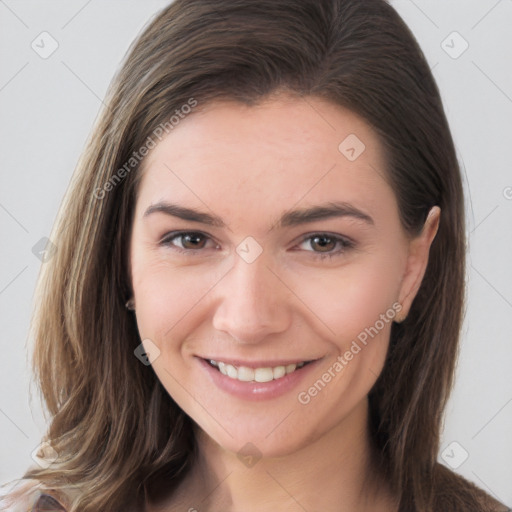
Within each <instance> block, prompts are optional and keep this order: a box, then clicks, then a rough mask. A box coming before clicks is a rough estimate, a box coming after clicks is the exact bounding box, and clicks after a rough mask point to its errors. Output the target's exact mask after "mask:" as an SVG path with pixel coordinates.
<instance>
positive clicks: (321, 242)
mask: <svg viewBox="0 0 512 512" xmlns="http://www.w3.org/2000/svg"><path fill="white" fill-rule="evenodd" d="M313 240H314V241H315V243H318V241H319V240H320V247H322V248H324V249H325V248H326V240H330V238H329V237H327V236H316V237H315V238H314V239H313ZM327 245H329V242H327ZM321 252H326V251H321Z"/></svg>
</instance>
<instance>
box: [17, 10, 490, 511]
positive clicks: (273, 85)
mask: <svg viewBox="0 0 512 512" xmlns="http://www.w3.org/2000/svg"><path fill="white" fill-rule="evenodd" d="M276 91H285V92H288V93H290V94H293V95H297V96H299V97H308V96H315V97H320V98H323V99H327V100H329V101H331V102H334V103H336V104H339V105H342V106H344V107H346V108H348V109H350V110H352V111H354V112H355V113H357V114H359V115H360V116H361V117H362V118H363V119H364V120H365V121H366V122H367V123H368V124H369V125H371V126H372V127H373V129H374V130H375V131H376V132H377V134H378V135H379V136H380V140H381V143H382V146H383V148H384V150H385V154H386V165H387V168H386V173H387V177H388V179H389V181H390V183H391V184H392V186H393V189H394V191H395V194H396V198H397V202H398V205H399V211H400V219H401V222H402V224H403V227H404V229H405V230H406V231H407V232H408V233H409V234H411V235H415V234H417V233H418V232H419V231H420V230H421V228H422V226H423V224H424V221H425V219H426V215H427V213H428V211H429V209H430V208H431V207H432V206H434V205H438V206H439V207H440V208H441V221H440V226H439V229H438V232H437V236H436V238H435V240H434V242H433V244H432V247H431V250H430V259H429V263H428V268H427V270H426V274H425V276H424V279H423V282H422V285H421V288H420V290H419V292H418V294H417V296H416V298H415V300H414V302H413V304H412V308H411V311H410V313H409V315H408V317H407V319H406V320H405V321H404V322H403V323H401V324H393V327H392V331H391V339H390V346H389V350H388V354H387V360H386V364H385V367H384V370H383V372H382V374H381V375H380V377H379V379H378V381H377V382H376V384H375V386H374V387H373V389H372V390H371V393H370V396H369V400H370V413H371V414H370V419H371V433H372V439H373V440H374V443H375V446H376V447H377V448H378V451H379V452H380V454H381V456H382V464H383V466H384V467H385V469H386V474H387V475H388V476H389V481H390V483H391V485H392V486H393V488H394V490H395V491H396V492H397V493H398V494H399V496H400V497H401V502H400V511H403V512H430V511H432V510H436V511H437V510H443V511H445V510H449V511H450V512H457V511H460V512H462V511H464V512H466V511H468V510H475V511H476V510H479V511H490V510H496V508H493V507H497V506H498V503H497V502H494V501H492V500H491V499H490V498H489V497H488V496H487V495H486V494H485V493H484V492H483V491H481V490H479V489H477V487H475V486H474V485H473V484H471V483H470V482H468V481H466V480H464V479H463V478H462V477H460V476H458V475H457V474H455V473H453V472H451V471H449V470H448V469H447V468H445V467H444V466H442V465H440V464H438V463H437V462H436V458H437V455H438V451H439V439H440V430H441V421H442V414H443V410H444V407H445V404H446V401H447V398H448V396H449V392H450V389H451V387H452V382H453V378H454V367H455V364H456V358H457V350H458V341H459V335H460V329H461V323H462V318H463V313H464V299H465V250H466V247H465V233H464V231H465V222H464V206H463V191H462V185H461V176H460V170H459V165H458V162H457V158H456V153H455V149H454V144H453V140H452V136H451V134H450V130H449V126H448V123H447V119H446V116H445V113H444V109H443V105H442V102H441V99H440V94H439V91H438V88H437V86H436V83H435V81H434V78H433V76H432V73H431V71H430V68H429V65H428V63H427V62H426V59H425V57H424V55H423V53H422V51H421V49H420V47H419V45H418V43H417V42H416V40H415V38H414V36H413V35H412V33H411V32H410V30H409V29H408V27H407V26H406V25H405V23H404V22H403V21H402V19H401V18H400V17H399V15H398V14H397V13H396V12H395V10H394V9H393V8H392V7H391V6H390V5H388V3H387V2H385V1H384V0H365V1H364V2H362V1H361V0H301V1H297V0H216V1H214V2H212V1H211V0H176V1H175V2H174V3H172V4H171V5H170V6H168V7H167V8H165V9H163V10H162V11H161V12H160V13H159V14H158V16H156V17H155V18H154V19H153V20H152V21H151V22H150V23H149V24H148V26H147V27H146V28H145V30H144V31H143V33H142V34H141V35H140V37H139V38H138V39H137V40H136V41H135V42H134V44H133V45H132V47H131V49H130V51H129V53H128V55H127V57H126V59H125V61H124V63H123V66H122V67H121V68H120V70H119V72H118V73H117V74H116V76H115V78H114V80H113V82H112V84H111V87H110V89H109V92H108V94H107V98H106V107H105V108H104V110H103V111H102V113H101V115H100V117H99V119H98V122H97V124H96V126H95V127H94V130H93V132H92V135H91V138H90V139H89V141H88V143H87V146H86V148H85V150H84V152H83V155H82V157H81V159H80V161H79V163H78V166H77V169H76V170H75V174H74V177H73V180H72V183H71V186H70V188H69V190H68V192H67V194H66V197H65V200H64V202H63V204H62V206H61V210H60V212H59V216H58V220H57V222H56V225H55V227H54V231H53V233H52V235H51V238H52V240H53V242H54V243H55V244H56V246H57V250H56V253H55V256H54V257H53V258H52V259H51V260H49V261H48V262H47V263H45V264H44V265H43V268H42V271H41V275H40V278H39V281H38V286H37V308H36V310H35V312H34V316H33V320H32V324H31V333H32V338H33V340H34V343H35V347H34V358H33V365H34V371H35V375H36V377H37V379H38V381H39V383H40V387H41V391H42V396H43V399H44V402H45V404H46V407H47V410H48V413H49V415H50V424H49V430H48V433H47V436H46V437H45V440H47V441H49V442H50V443H51V446H52V447H53V449H54V450H55V451H56V452H57V454H58V458H57V459H56V460H55V461H54V462H53V463H52V464H51V465H50V466H49V467H48V468H47V469H41V468H32V469H30V470H28V471H27V472H26V474H25V475H24V476H23V478H24V479H36V480H38V481H40V482H42V483H43V484H44V485H45V487H47V488H49V489H56V490H59V489H60V490H63V491H68V494H69V495H70V496H72V499H71V498H70V503H69V505H70V510H71V511H73V512H74V511H83V512H98V511H108V512H112V511H113V510H127V509H128V507H129V505H130V504H134V503H137V504H142V503H143V501H144V499H145V498H146V497H150V498H151V497H154V496H155V495H156V493H157V492H158V482H159V481H160V480H161V481H165V482H166V485H167V486H169V485H175V486H176V485H178V484H179V482H180V481H181V479H182V478H183V477H184V475H185V474H186V472H187V470H188V469H189V467H190V465H191V461H192V457H193V454H194V451H195V448H196V445H195V440H194V437H193V434H192V428H191V420H190V418H189V417H188V416H187V415H185V413H184V412H183V411H182V410H181V409H180V408H179V407H178V406H177V405H176V403H175V402H174V401H173V400H172V398H171V397H169V395H168V393H167V392H166V390H165V389H164V387H163V386H162V384H161V383H160V382H159V380H158V379H157V377H156V375H155V373H154V372H153V371H152V369H151V367H146V366H144V365H141V364H140V362H139V361H138V360H137V358H136V357H134V355H133V351H134V349H135V348H136V347H137V346H138V345H139V344H140V342H141V340H140V339H139V336H138V331H137V326H136V322H135V319H134V316H133V314H131V313H130V312H129V311H127V310H126V308H125V305H124V304H125V301H126V300H127V299H128V298H129V297H130V295H131V287H130V275H129V265H128V260H127V255H128V238H129V235H130V231H131V226H132V217H133V211H134V205H135V200H136V194H137V181H138V180H137V178H138V176H139V175H140V173H139V172H138V171H139V168H140V161H139V160H138V159H137V158H135V157H134V152H137V151H138V149H139V148H142V147H143V146H145V145H146V146H147V145H148V140H149V139H148V138H153V139H154V137H155V134H158V133H160V132H159V131H158V130H159V127H160V131H161V129H162V128H161V127H165V130H166V131H170V130H172V129H174V128H175V127H174V124H173V122H172V121H170V118H171V116H172V115H173V113H175V112H176V110H178V111H180V112H184V111H185V108H184V105H189V106H191V105H194V104H195V105H199V107H201V105H205V104H207V103H208V102H211V101H215V100H217V99H231V100H235V101H240V102H243V103H245V104H248V105H253V104H256V103H257V102H258V101H261V100H263V99H264V98H266V97H267V96H268V95H269V94H270V93H273V92H276ZM189 110H190V109H189ZM176 115H178V114H176ZM191 115H193V113H192V114H191ZM178 129H179V128H178ZM137 154H138V153H137ZM134 158H135V160H136V161H135V160H131V159H134ZM127 163H128V165H127ZM121 169H124V172H121V171H120V170H121ZM150 482H151V484H150Z"/></svg>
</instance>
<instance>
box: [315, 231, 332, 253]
mask: <svg viewBox="0 0 512 512" xmlns="http://www.w3.org/2000/svg"><path fill="white" fill-rule="evenodd" d="M310 240H311V247H314V246H315V245H316V247H317V248H319V252H329V251H331V250H332V249H334V247H336V243H337V241H336V240H334V239H333V238H332V237H330V236H326V235H315V236H313V237H311V238H310Z"/></svg>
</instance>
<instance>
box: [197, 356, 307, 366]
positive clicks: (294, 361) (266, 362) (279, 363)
mask: <svg viewBox="0 0 512 512" xmlns="http://www.w3.org/2000/svg"><path fill="white" fill-rule="evenodd" d="M201 359H206V360H207V361H210V360H213V361H217V362H219V361H221V362H223V363H226V364H230V365H232V366H236V367H240V366H245V367H247V368H275V367H276V366H286V365H288V364H299V363H305V362H311V361H315V360H316V359H277V360H273V361H270V360H269V359H266V360H260V361H244V360H242V359H231V358H229V357H222V356H219V357H217V356H211V357H210V356H208V357H201Z"/></svg>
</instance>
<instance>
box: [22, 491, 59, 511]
mask: <svg viewBox="0 0 512 512" xmlns="http://www.w3.org/2000/svg"><path fill="white" fill-rule="evenodd" d="M30 512H66V509H65V508H64V505H62V503H60V502H59V501H57V500H56V499H55V498H54V497H52V496H50V495H49V494H41V496H39V498H38V499H37V502H36V503H35V504H34V506H33V507H32V509H31V510H30Z"/></svg>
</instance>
